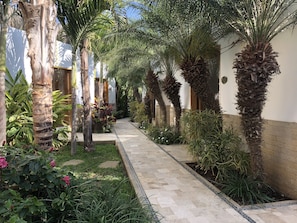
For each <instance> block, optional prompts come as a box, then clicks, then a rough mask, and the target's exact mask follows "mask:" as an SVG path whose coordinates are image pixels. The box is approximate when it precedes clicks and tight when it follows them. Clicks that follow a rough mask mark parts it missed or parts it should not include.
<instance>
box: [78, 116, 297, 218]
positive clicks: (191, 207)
mask: <svg viewBox="0 0 297 223" xmlns="http://www.w3.org/2000/svg"><path fill="white" fill-rule="evenodd" d="M81 138H82V136H81V135H80V134H78V141H79V140H81ZM93 139H94V141H102V142H105V143H106V142H112V141H113V142H114V141H115V142H116V144H117V145H118V148H119V151H120V153H121V155H122V158H123V162H124V164H125V166H126V169H127V172H128V175H129V178H130V180H131V181H132V184H133V186H134V188H135V190H136V193H137V195H138V196H139V198H140V199H141V201H142V202H143V203H144V204H149V205H151V207H152V209H153V210H154V211H155V212H156V213H157V214H156V222H161V223H167V222H168V223H214V222H218V223H241V222H242V223H248V222H251V223H295V222H297V202H296V201H292V202H287V203H278V204H274V205H267V206H265V207H259V208H257V209H251V208H242V207H240V206H237V205H235V204H234V203H232V202H230V201H229V200H228V199H226V198H225V197H224V196H222V195H221V194H220V193H219V192H217V191H215V190H213V189H212V188H210V187H209V186H208V185H207V184H206V183H205V182H204V181H202V180H201V179H199V177H198V178H197V176H196V175H195V174H193V173H192V172H191V171H190V170H189V169H188V168H186V167H185V165H184V162H185V161H190V160H191V156H190V155H189V154H188V153H187V149H186V147H185V146H182V145H173V146H160V145H157V144H155V143H154V142H152V141H151V140H150V139H148V138H147V137H146V135H145V134H143V132H142V131H141V130H139V129H138V128H137V127H135V125H134V124H133V123H131V122H129V119H120V120H117V122H116V124H115V126H114V129H113V133H109V134H94V135H93Z"/></svg>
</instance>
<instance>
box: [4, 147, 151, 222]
mask: <svg viewBox="0 0 297 223" xmlns="http://www.w3.org/2000/svg"><path fill="white" fill-rule="evenodd" d="M0 152H1V153H0V158H1V160H0V161H1V162H0V164H1V165H0V222H18V223H26V222H28V223H29V222H30V223H34V222H36V223H39V222H47V223H62V222H71V223H84V222H85V223H123V222H130V223H134V222H135V223H136V222H141V223H150V222H153V220H152V219H153V214H152V213H151V211H150V210H151V209H150V208H149V207H143V206H142V205H141V204H140V202H139V200H138V198H137V196H136V195H135V191H134V189H133V187H132V186H131V184H130V182H129V179H128V177H127V175H126V171H125V168H124V166H123V163H122V161H121V157H120V155H119V153H118V150H117V147H116V146H115V145H106V144H104V145H96V149H95V150H94V151H92V152H85V151H84V150H83V148H82V146H78V148H77V153H76V154H75V155H74V156H71V154H70V147H68V146H66V147H65V148H63V149H60V150H59V151H55V152H46V151H38V150H34V149H29V150H24V149H18V148H8V147H7V148H5V150H0Z"/></svg>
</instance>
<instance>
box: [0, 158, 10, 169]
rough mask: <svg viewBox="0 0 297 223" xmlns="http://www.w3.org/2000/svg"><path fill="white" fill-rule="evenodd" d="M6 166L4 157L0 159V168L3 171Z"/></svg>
mask: <svg viewBox="0 0 297 223" xmlns="http://www.w3.org/2000/svg"><path fill="white" fill-rule="evenodd" d="M7 166H8V163H7V161H6V158H5V157H0V168H1V169H3V168H5V167H7Z"/></svg>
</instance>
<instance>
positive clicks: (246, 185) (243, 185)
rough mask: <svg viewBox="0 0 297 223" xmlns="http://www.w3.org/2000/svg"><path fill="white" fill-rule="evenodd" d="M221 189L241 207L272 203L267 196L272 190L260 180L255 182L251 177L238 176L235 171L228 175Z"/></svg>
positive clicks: (271, 199)
mask: <svg viewBox="0 0 297 223" xmlns="http://www.w3.org/2000/svg"><path fill="white" fill-rule="evenodd" d="M221 187H222V191H223V192H224V193H225V194H226V195H228V196H229V197H231V198H232V199H234V200H236V201H238V202H239V203H240V204H241V205H247V204H259V203H267V202H272V201H274V199H273V198H272V197H271V196H269V195H271V194H272V193H273V192H274V191H273V189H272V188H270V187H269V186H268V185H266V184H265V183H263V182H262V181H260V180H255V179H254V178H253V177H252V176H247V175H246V174H240V173H238V172H236V171H232V172H229V173H228V177H227V178H225V180H224V181H223V182H222V184H221Z"/></svg>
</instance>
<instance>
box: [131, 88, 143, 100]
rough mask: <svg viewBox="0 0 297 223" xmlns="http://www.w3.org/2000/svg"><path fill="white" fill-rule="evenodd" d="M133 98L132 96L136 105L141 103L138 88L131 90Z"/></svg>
mask: <svg viewBox="0 0 297 223" xmlns="http://www.w3.org/2000/svg"><path fill="white" fill-rule="evenodd" d="M133 96H134V98H135V99H136V101H137V102H138V103H141V102H142V98H141V95H140V93H139V90H138V87H134V88H133Z"/></svg>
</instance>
